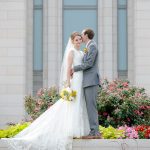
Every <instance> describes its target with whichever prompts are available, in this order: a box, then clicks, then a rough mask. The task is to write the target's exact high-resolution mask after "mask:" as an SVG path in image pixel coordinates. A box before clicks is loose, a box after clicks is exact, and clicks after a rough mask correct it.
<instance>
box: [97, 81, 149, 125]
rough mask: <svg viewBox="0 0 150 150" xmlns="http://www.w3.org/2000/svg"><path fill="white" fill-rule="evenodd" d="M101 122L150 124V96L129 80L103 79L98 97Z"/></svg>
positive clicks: (110, 123) (102, 123)
mask: <svg viewBox="0 0 150 150" xmlns="http://www.w3.org/2000/svg"><path fill="white" fill-rule="evenodd" d="M97 107H98V113H99V123H100V125H102V126H105V127H107V126H109V125H112V126H113V127H118V126H124V125H128V126H134V125H140V124H145V125H146V124H147V125H150V98H149V97H148V95H147V94H146V93H145V89H144V88H138V87H135V86H130V85H129V81H122V80H114V81H112V82H109V81H108V80H107V79H105V80H103V81H102V84H101V88H100V90H99V94H98V98H97Z"/></svg>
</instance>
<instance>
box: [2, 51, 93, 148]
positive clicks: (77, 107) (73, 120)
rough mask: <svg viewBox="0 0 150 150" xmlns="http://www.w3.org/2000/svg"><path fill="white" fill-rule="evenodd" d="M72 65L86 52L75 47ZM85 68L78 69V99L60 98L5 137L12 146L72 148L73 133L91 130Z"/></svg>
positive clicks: (73, 86) (75, 81) (73, 84)
mask: <svg viewBox="0 0 150 150" xmlns="http://www.w3.org/2000/svg"><path fill="white" fill-rule="evenodd" d="M73 53H74V58H73V65H79V64H81V63H82V58H83V53H82V52H81V51H78V50H76V49H73ZM82 78H83V72H82V71H79V72H75V73H74V75H73V78H72V80H71V89H73V90H76V91H77V97H76V100H74V101H71V102H68V101H65V100H63V99H60V100H58V101H57V102H56V103H55V104H54V105H53V106H51V107H50V108H49V109H48V110H47V111H46V112H44V113H43V114H42V115H41V116H40V117H39V118H37V119H36V120H35V121H34V122H33V123H32V124H31V125H30V126H29V127H27V128H26V129H24V130H23V131H21V132H20V133H19V134H17V135H16V136H15V137H14V138H9V139H3V140H4V141H6V143H7V144H8V146H9V148H10V149H13V150H72V142H73V137H81V136H83V135H87V134H88V133H89V131H90V128H89V121H88V115H87V110H86V104H85V99H84V95H83V89H82Z"/></svg>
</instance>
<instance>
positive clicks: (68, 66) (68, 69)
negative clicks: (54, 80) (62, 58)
mask: <svg viewBox="0 0 150 150" xmlns="http://www.w3.org/2000/svg"><path fill="white" fill-rule="evenodd" d="M72 64H73V51H70V52H69V55H68V58H67V85H68V86H69V87H70V79H71V69H72Z"/></svg>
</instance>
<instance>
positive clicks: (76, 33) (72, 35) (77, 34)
mask: <svg viewBox="0 0 150 150" xmlns="http://www.w3.org/2000/svg"><path fill="white" fill-rule="evenodd" d="M76 36H80V37H81V34H80V33H79V32H73V33H72V34H71V36H70V38H71V40H72V41H73V40H74V38H75V37H76ZM81 38H82V37H81Z"/></svg>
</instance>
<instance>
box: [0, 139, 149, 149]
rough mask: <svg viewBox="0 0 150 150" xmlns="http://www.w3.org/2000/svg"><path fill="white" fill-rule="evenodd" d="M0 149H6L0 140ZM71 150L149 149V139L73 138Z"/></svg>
mask: <svg viewBox="0 0 150 150" xmlns="http://www.w3.org/2000/svg"><path fill="white" fill-rule="evenodd" d="M0 150H8V149H7V147H6V145H5V144H4V143H3V142H2V141H1V140H0ZM73 150H150V140H149V139H143V140H142V139H137V140H135V139H119V140H115V139H114V140H113V139H111V140H106V139H92V140H91V139H90V140H81V139H75V140H74V142H73Z"/></svg>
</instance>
